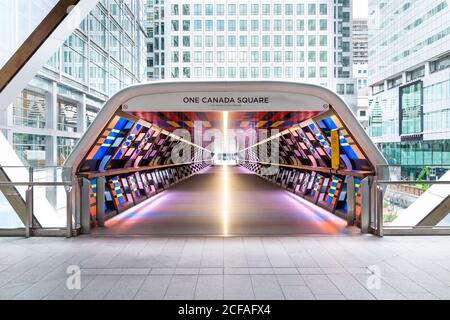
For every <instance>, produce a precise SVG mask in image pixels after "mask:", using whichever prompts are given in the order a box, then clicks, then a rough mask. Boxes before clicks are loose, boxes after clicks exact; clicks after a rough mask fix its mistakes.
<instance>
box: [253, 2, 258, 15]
mask: <svg viewBox="0 0 450 320" xmlns="http://www.w3.org/2000/svg"><path fill="white" fill-rule="evenodd" d="M258 14H259V5H258V4H252V16H257V15H258Z"/></svg>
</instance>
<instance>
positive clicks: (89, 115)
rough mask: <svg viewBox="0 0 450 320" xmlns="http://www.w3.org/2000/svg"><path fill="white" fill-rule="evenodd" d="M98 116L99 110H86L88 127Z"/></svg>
mask: <svg viewBox="0 0 450 320" xmlns="http://www.w3.org/2000/svg"><path fill="white" fill-rule="evenodd" d="M96 117H97V111H95V110H91V109H87V110H86V118H85V121H86V128H89V127H90V126H91V124H92V123H93V122H94V120H95V118H96Z"/></svg>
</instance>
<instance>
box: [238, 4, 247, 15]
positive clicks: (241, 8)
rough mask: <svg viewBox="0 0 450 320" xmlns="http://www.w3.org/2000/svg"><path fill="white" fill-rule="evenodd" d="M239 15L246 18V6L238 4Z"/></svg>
mask: <svg viewBox="0 0 450 320" xmlns="http://www.w3.org/2000/svg"><path fill="white" fill-rule="evenodd" d="M239 14H240V15H241V16H246V15H247V5H246V4H240V5H239Z"/></svg>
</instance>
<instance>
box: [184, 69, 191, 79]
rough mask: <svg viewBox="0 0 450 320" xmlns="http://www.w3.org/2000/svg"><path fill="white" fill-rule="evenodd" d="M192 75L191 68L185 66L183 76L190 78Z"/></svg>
mask: <svg viewBox="0 0 450 320" xmlns="http://www.w3.org/2000/svg"><path fill="white" fill-rule="evenodd" d="M190 77H191V68H189V67H184V68H183V78H190Z"/></svg>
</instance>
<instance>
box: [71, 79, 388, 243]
mask: <svg viewBox="0 0 450 320" xmlns="http://www.w3.org/2000/svg"><path fill="white" fill-rule="evenodd" d="M384 164H386V161H385V159H384V158H383V156H382V155H381V154H380V152H379V151H378V149H377V148H376V147H375V145H374V144H373V143H372V142H371V140H370V138H369V137H368V136H367V134H366V133H365V132H364V130H363V128H362V127H361V126H360V125H359V123H358V122H357V120H356V118H355V117H354V115H353V113H352V112H351V111H350V109H349V108H348V107H347V106H346V104H345V103H344V102H343V101H342V100H341V99H340V98H339V97H338V96H337V95H335V94H334V93H333V92H331V91H329V90H327V89H325V88H322V87H318V86H313V85H308V84H298V83H287V82H188V83H181V82H158V83H150V84H144V85H138V86H133V87H130V88H128V89H125V90H123V91H121V92H119V93H118V94H116V95H115V96H114V97H112V98H111V99H110V100H109V101H108V103H107V104H106V105H105V107H104V108H103V109H102V111H101V112H100V114H99V115H98V117H97V119H96V120H95V122H94V123H93V124H92V126H91V127H90V128H89V129H88V131H87V133H86V134H85V135H84V137H83V138H82V139H81V141H80V142H79V144H78V145H77V146H76V148H75V150H74V151H73V153H72V154H71V156H70V157H69V159H68V161H67V163H66V165H67V166H68V167H70V168H71V175H72V178H76V179H78V181H79V184H78V186H77V190H75V191H76V194H77V197H76V198H77V201H79V204H80V205H79V206H76V207H77V208H78V210H77V215H76V216H77V219H76V220H77V221H75V224H76V225H77V226H79V228H80V230H81V232H84V233H90V232H93V233H96V234H106V235H225V236H231V235H294V234H349V233H355V232H359V230H361V231H362V232H363V233H368V232H373V233H376V232H377V228H376V216H375V212H376V210H375V204H374V203H373V201H371V199H372V198H373V195H374V193H375V192H376V190H374V187H373V186H372V185H373V184H372V182H373V181H374V179H377V178H379V177H381V176H383V175H384V172H381V171H380V169H379V168H380V167H379V166H380V165H384Z"/></svg>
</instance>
